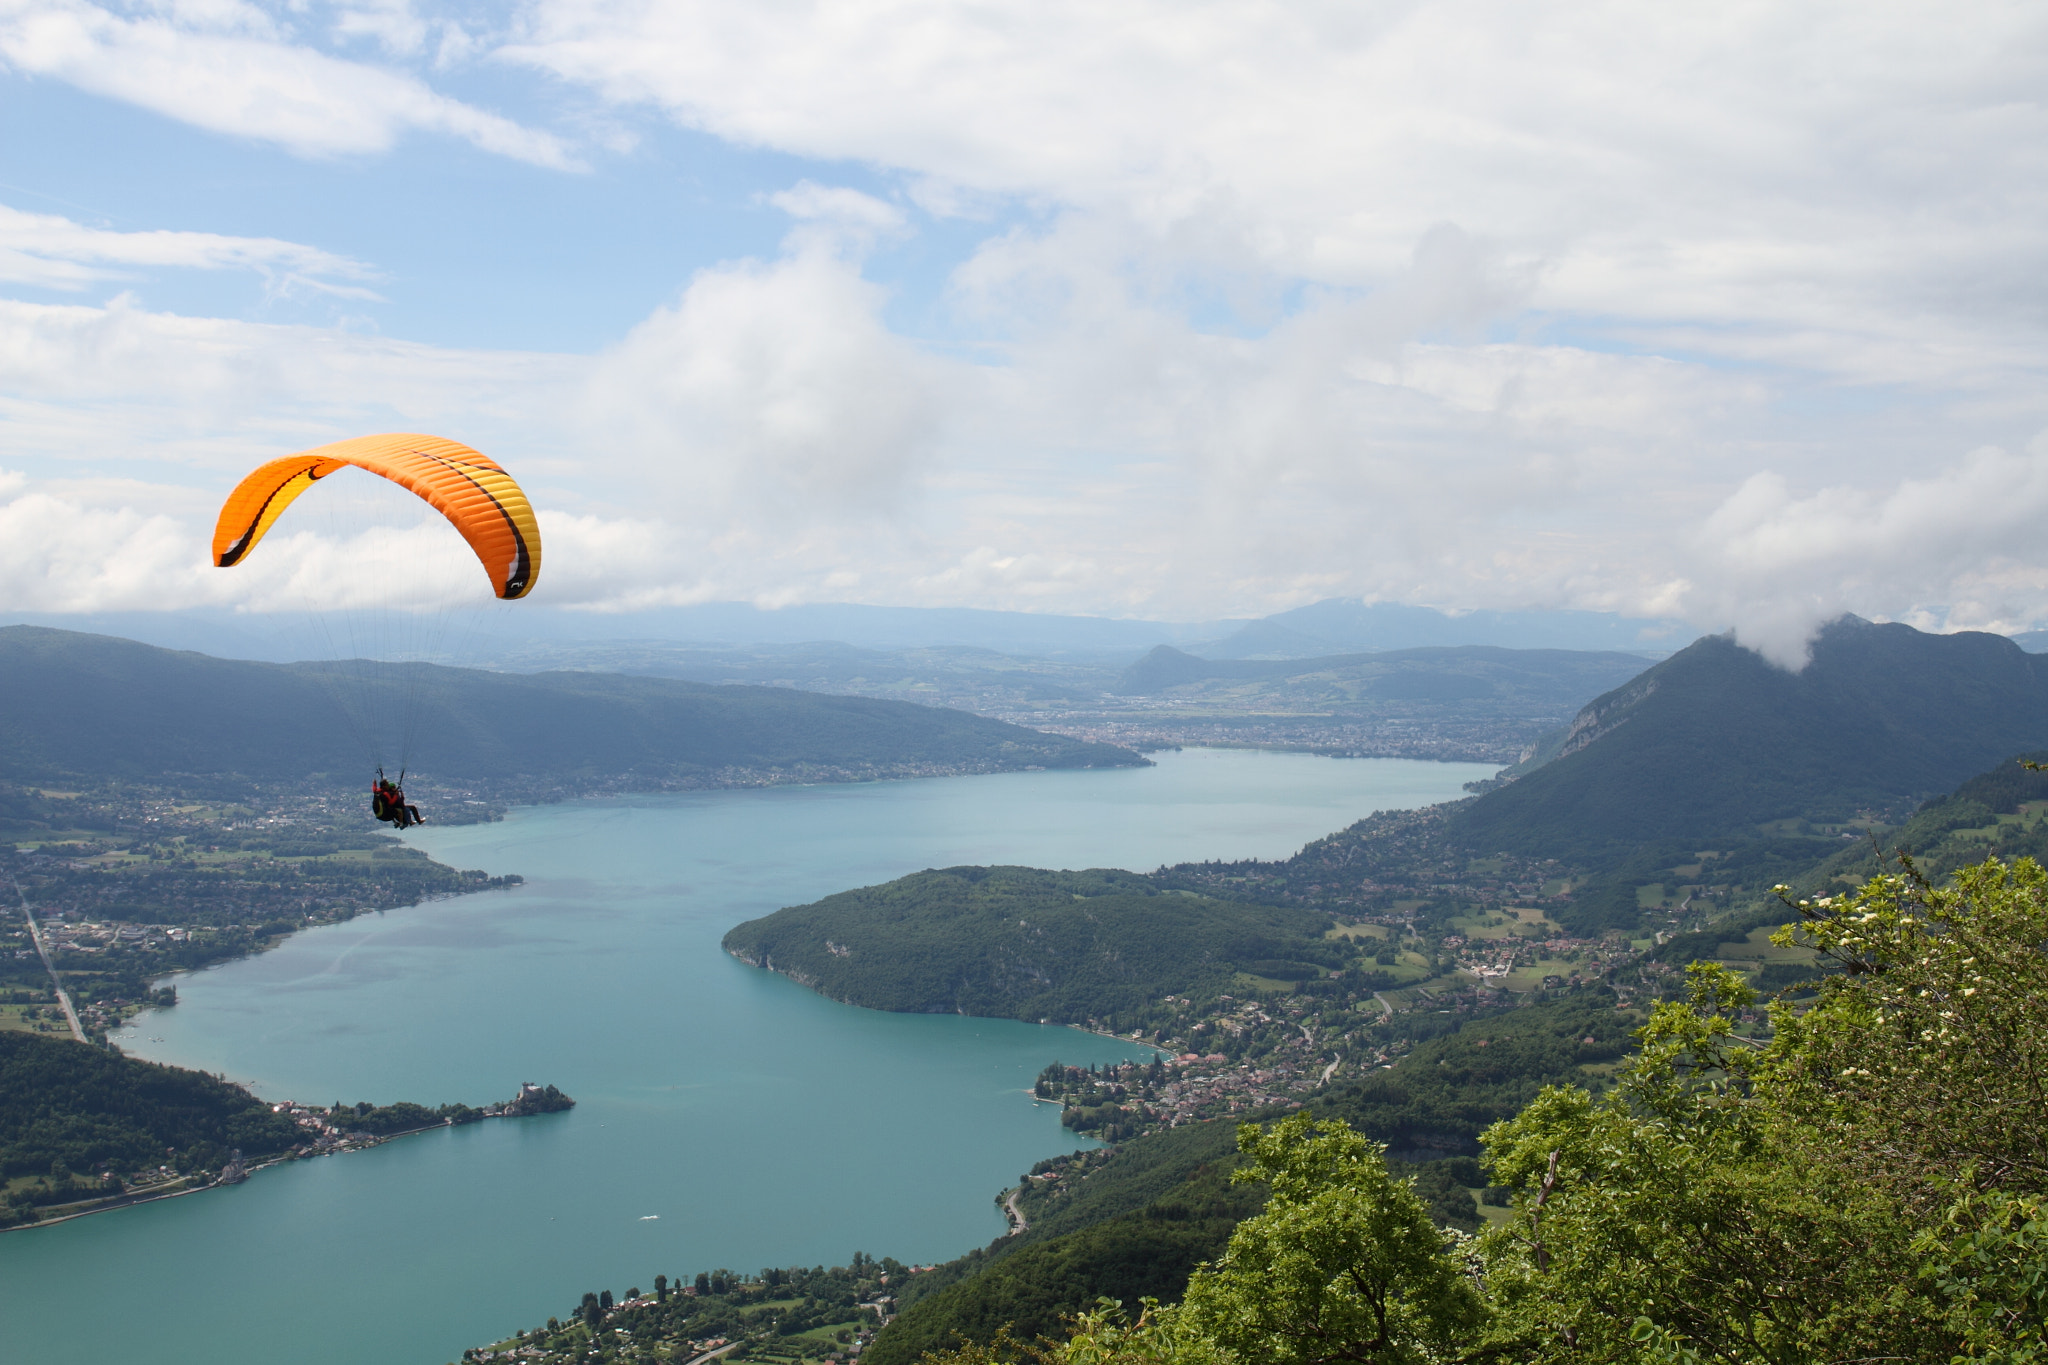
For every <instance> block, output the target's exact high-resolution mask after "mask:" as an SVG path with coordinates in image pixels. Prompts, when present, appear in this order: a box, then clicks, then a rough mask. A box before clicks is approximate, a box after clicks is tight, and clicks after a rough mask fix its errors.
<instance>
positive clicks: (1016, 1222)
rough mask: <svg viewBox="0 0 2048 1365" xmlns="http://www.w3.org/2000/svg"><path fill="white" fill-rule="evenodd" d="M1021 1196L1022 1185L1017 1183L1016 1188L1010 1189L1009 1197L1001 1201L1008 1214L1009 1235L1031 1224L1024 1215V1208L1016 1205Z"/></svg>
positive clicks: (1015, 1233) (1014, 1234)
mask: <svg viewBox="0 0 2048 1365" xmlns="http://www.w3.org/2000/svg"><path fill="white" fill-rule="evenodd" d="M1023 1197H1024V1187H1023V1186H1022V1185H1019V1186H1018V1187H1017V1188H1016V1189H1014V1190H1011V1191H1010V1197H1009V1198H1008V1199H1005V1200H1004V1201H1003V1211H1004V1212H1005V1213H1007V1214H1009V1215H1010V1236H1012V1237H1015V1236H1016V1235H1017V1234H1018V1233H1020V1232H1022V1231H1024V1229H1026V1228H1028V1227H1030V1226H1031V1224H1030V1223H1029V1222H1028V1221H1026V1219H1025V1217H1024V1210H1022V1209H1020V1208H1018V1207H1017V1201H1018V1200H1019V1199H1022V1198H1023Z"/></svg>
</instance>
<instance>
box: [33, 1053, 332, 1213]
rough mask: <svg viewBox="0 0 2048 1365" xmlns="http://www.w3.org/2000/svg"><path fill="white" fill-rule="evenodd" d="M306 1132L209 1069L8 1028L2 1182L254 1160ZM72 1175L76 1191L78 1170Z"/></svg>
mask: <svg viewBox="0 0 2048 1365" xmlns="http://www.w3.org/2000/svg"><path fill="white" fill-rule="evenodd" d="M303 1136H304V1134H303V1133H302V1132H301V1131H300V1129H299V1126H298V1125H297V1124H296V1123H294V1122H293V1121H292V1120H291V1119H290V1118H289V1117H286V1116H284V1115H281V1114H273V1113H272V1112H271V1111H270V1106H269V1105H267V1104H265V1103H264V1102H263V1101H261V1100H259V1099H257V1098H256V1097H255V1096H254V1095H251V1094H250V1093H249V1092H248V1091H247V1090H244V1089H243V1088H242V1087H241V1086H239V1085H234V1084H231V1083H230V1082H227V1081H223V1080H218V1079H216V1078H215V1077H212V1076H209V1075H207V1074H206V1073H205V1072H203V1071H187V1070H185V1069H184V1068H183V1067H176V1066H162V1065H159V1064H158V1063H155V1062H142V1061H136V1060H135V1059H133V1058H130V1057H124V1056H122V1055H121V1054H120V1053H118V1052H115V1051H113V1050H112V1049H109V1048H101V1047H92V1046H89V1045H87V1044H84V1043H74V1042H72V1041H70V1040H69V1039H57V1038H47V1037H43V1036H40V1035H37V1034H33V1033H17V1032H0V1181H11V1180H15V1179H18V1178H19V1177H23V1176H49V1175H51V1174H52V1173H53V1168H55V1169H58V1170H62V1171H65V1172H69V1173H75V1174H77V1175H80V1176H83V1175H86V1174H87V1173H90V1172H95V1171H98V1170H101V1169H102V1168H112V1169H115V1170H118V1171H121V1172H123V1173H126V1172H129V1171H133V1170H135V1169H137V1168H144V1167H154V1166H156V1165H158V1164H161V1163H163V1162H166V1161H170V1162H172V1163H173V1164H174V1165H175V1166H176V1167H178V1168H180V1169H199V1168H200V1167H204V1166H217V1165H219V1163H220V1162H221V1161H223V1160H225V1159H226V1157H227V1154H228V1152H229V1151H231V1150H233V1149H235V1148H238V1147H239V1148H240V1149H242V1152H243V1154H244V1155H246V1156H248V1157H250V1158H252V1159H253V1158H254V1157H257V1156H259V1155H268V1154H271V1153H275V1152H282V1151H286V1150H288V1149H289V1148H291V1147H292V1146H293V1144H295V1143H297V1142H299V1141H301V1140H302V1138H303ZM167 1148H168V1149H172V1150H173V1152H174V1153H175V1154H174V1155H170V1156H167V1155H166V1149H167ZM62 1179H63V1181H64V1182H65V1184H66V1185H67V1187H68V1183H69V1180H70V1175H69V1174H66V1175H64V1176H63V1177H62Z"/></svg>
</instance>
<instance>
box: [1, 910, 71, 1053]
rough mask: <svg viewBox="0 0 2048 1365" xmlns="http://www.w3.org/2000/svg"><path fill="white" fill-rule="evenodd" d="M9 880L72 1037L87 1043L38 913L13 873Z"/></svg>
mask: <svg viewBox="0 0 2048 1365" xmlns="http://www.w3.org/2000/svg"><path fill="white" fill-rule="evenodd" d="M7 880H8V881H10V882H13V884H14V894H15V895H17V896H19V897H21V914H22V918H24V919H26V920H27V921H28V936H29V937H30V938H31V939H33V940H34V941H35V945H36V956H37V957H39V958H41V959H42V960H43V970H44V971H46V972H48V973H49V974H50V989H51V990H53V991H55V992H56V993H57V1003H58V1004H59V1005H60V1006H62V1007H63V1010H64V1021H65V1022H66V1023H68V1024H70V1025H71V1036H72V1037H73V1038H76V1039H77V1040H78V1041H79V1042H81V1043H82V1042H85V1041H86V1037H85V1030H84V1029H83V1028H81V1027H80V1026H79V1023H78V1011H77V1010H75V1009H73V1008H71V995H70V993H69V992H67V991H66V990H65V989H64V986H63V983H61V982H60V981H59V980H58V979H57V968H56V967H55V966H54V965H53V964H52V963H51V961H50V948H49V945H48V944H46V943H44V942H43V926H42V925H40V924H38V923H36V912H35V911H34V910H31V909H30V908H29V904H28V892H26V891H24V890H22V889H21V883H20V882H17V881H15V880H14V874H13V873H11V872H10V873H9V874H8V875H7Z"/></svg>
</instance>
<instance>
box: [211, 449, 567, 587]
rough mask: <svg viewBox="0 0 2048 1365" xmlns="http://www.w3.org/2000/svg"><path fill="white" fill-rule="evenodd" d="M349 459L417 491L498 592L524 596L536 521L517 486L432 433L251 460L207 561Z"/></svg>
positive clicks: (246, 547) (245, 546) (244, 542)
mask: <svg viewBox="0 0 2048 1365" xmlns="http://www.w3.org/2000/svg"><path fill="white" fill-rule="evenodd" d="M350 465H354V466H355V467H356V468H358V469H365V470H368V471H369V472H370V473H372V474H376V475H380V476H381V477H383V478H386V479H389V480H391V481H392V482H393V483H395V484H398V485H399V486H400V487H403V488H406V489H409V490H410V491H412V492H414V493H417V494H418V495H419V496H420V497H421V498H423V499H425V500H426V501H427V502H428V503H429V504H430V505H432V507H433V508H434V510H435V511H437V512H439V513H440V514H441V515H442V516H444V517H446V518H448V520H449V522H450V523H451V524H452V525H453V526H454V527H455V529H456V530H457V531H459V532H461V534H462V538H463V539H464V540H466V541H468V542H469V548H470V549H472V550H474V551H476V557H477V558H478V559H479V560H481V561H482V562H483V566H484V572H485V573H486V574H488V575H489V576H490V580H491V591H492V592H494V593H496V594H497V595H498V596H499V597H502V598H506V599H508V600H509V599H511V598H515V597H524V596H526V594H527V593H529V592H531V591H532V590H533V585H534V583H535V582H536V581H537V580H538V579H539V577H540V525H539V523H538V522H536V521H535V520H534V516H533V506H532V504H531V503H529V502H527V500H526V494H525V492H524V491H523V490H522V489H521V488H520V487H519V485H518V484H517V483H516V482H514V481H513V478H512V476H511V475H510V474H507V473H506V472H505V471H504V470H503V469H502V468H500V467H499V465H498V463H497V462H496V461H495V460H492V459H490V458H489V457H488V456H485V455H480V454H478V453H477V452H476V451H474V450H471V449H470V448H469V447H468V446H466V445H462V444H460V443H459V442H456V441H449V440H444V439H442V438H441V437H439V436H420V435H416V434H412V433H408V432H393V433H390V434H387V435H383V436H358V437H356V438H354V439H353V440H348V441H336V442H335V443H334V444H332V445H324V446H317V447H315V448H314V449H312V450H302V451H300V452H299V453H298V454H296V455H287V456H285V457H284V458H283V459H281V460H272V461H270V462H269V463H268V464H265V465H261V466H259V467H258V468H257V469H256V470H254V471H253V472H252V473H250V474H249V476H248V477H247V478H245V479H243V480H242V481H241V482H240V483H239V484H236V485H235V491H234V492H232V493H230V494H228V500H227V502H226V504H225V505H223V506H222V507H221V509H220V521H219V522H218V523H217V524H216V525H215V526H214V531H213V562H214V563H215V564H217V565H218V566H220V567H221V568H223V569H225V568H228V567H230V566H232V565H235V564H239V563H240V562H241V561H242V560H244V559H246V558H247V557H248V555H249V552H250V551H251V550H253V549H255V548H256V543H257V542H258V541H260V540H262V539H263V536H264V533H265V532H267V531H269V530H270V528H271V527H272V526H273V525H275V524H276V522H277V519H278V517H279V516H280V515H282V514H283V512H284V509H285V508H287V507H289V506H291V504H292V500H293V499H294V498H297V497H298V496H299V494H301V493H303V492H305V491H306V490H307V489H308V488H311V487H312V486H313V485H314V484H315V483H317V482H319V481H320V480H321V479H324V478H326V477H327V476H328V475H329V474H332V473H333V472H334V471H336V470H337V469H343V468H346V467H348V466H350Z"/></svg>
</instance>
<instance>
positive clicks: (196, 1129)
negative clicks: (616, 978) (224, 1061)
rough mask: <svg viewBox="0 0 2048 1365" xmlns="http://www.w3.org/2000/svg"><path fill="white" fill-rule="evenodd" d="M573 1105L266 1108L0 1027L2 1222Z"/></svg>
mask: <svg viewBox="0 0 2048 1365" xmlns="http://www.w3.org/2000/svg"><path fill="white" fill-rule="evenodd" d="M60 1080H61V1082H62V1083H61V1084H60V1083H59V1081H60ZM575 1103H576V1101H575V1100H573V1099H571V1098H569V1096H567V1095H565V1094H563V1093H562V1092H561V1091H560V1090H559V1089H557V1088H556V1087H554V1086H552V1085H546V1086H543V1085H536V1084H534V1083H533V1082H531V1081H527V1082H524V1083H522V1084H521V1085H520V1087H519V1090H518V1092H517V1093H516V1094H514V1095H513V1096H512V1098H510V1099H508V1100H503V1101H500V1102H498V1103H495V1104H487V1105H484V1106H482V1107H480V1108H479V1107H472V1106H470V1105H467V1104H444V1105H440V1106H438V1107H435V1108H429V1107H428V1106H426V1105H423V1104H415V1103H412V1102H410V1101H406V1100H400V1101H398V1102H396V1103H394V1104H385V1105H378V1104H372V1103H370V1102H369V1101H367V1100H365V1101H362V1102H360V1103H357V1104H344V1103H341V1102H339V1101H337V1102H335V1103H334V1104H331V1105H326V1106H321V1105H305V1104H299V1103H296V1102H294V1101H284V1102H267V1101H264V1100H262V1099H259V1098H258V1097H257V1096H255V1095H253V1094H251V1093H250V1092H249V1091H248V1090H246V1089H244V1088H243V1087H242V1086H239V1085H236V1084H234V1083H233V1082H231V1081H227V1080H224V1079H222V1078H221V1077H218V1076H210V1075H208V1074H206V1073H205V1072H203V1071H190V1070H187V1069H186V1068H184V1067H176V1066H166V1065H163V1064H162V1063H159V1062H145V1061H139V1060H137V1059H135V1058H132V1057H125V1056H123V1055H122V1054H120V1053H118V1052H115V1051H113V1050H111V1049H108V1048H101V1047H95V1046H93V1045H91V1044H87V1043H77V1042H73V1041H70V1040H69V1039H63V1038H53V1037H47V1036H38V1035H36V1034H29V1033H19V1032H0V1230H4V1229H10V1228H22V1227H33V1226H37V1225H40V1224H44V1223H53V1222H60V1221H62V1220H64V1219H67V1218H77V1217H81V1216H83V1215H85V1214H90V1213H104V1212H107V1211H108V1210H110V1209H117V1208H123V1207H126V1206H127V1205H129V1204H139V1203H143V1202H146V1201H148V1200H152V1199H167V1198H172V1197H175V1196H178V1195H185V1194H192V1193H196V1192H197V1191H199V1190H204V1189H212V1188H215V1187H217V1186H222V1185H235V1184H240V1183H241V1182H242V1181H244V1180H246V1179H248V1177H249V1175H250V1173H251V1172H252V1171H256V1170H259V1169H261V1168H262V1167H264V1166H269V1165H274V1164H276V1163H277V1162H280V1161H295V1160H304V1159H308V1158H311V1157H317V1156H328V1155H331V1154H335V1153H339V1152H352V1151H360V1150H362V1149H364V1148H368V1147H375V1146H377V1145H378V1144H380V1143H384V1142H389V1141H390V1140H391V1139H393V1138H396V1137H404V1136H406V1135H407V1134H410V1133H420V1132H425V1131H427V1130H428V1129H432V1128H448V1127H453V1126H456V1125H458V1124H464V1123H475V1122H479V1121H481V1120H483V1119H494V1118H527V1117H531V1116H534V1115H538V1114H553V1113H559V1112H561V1111H563V1110H567V1109H570V1108H573V1107H574V1106H575Z"/></svg>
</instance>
